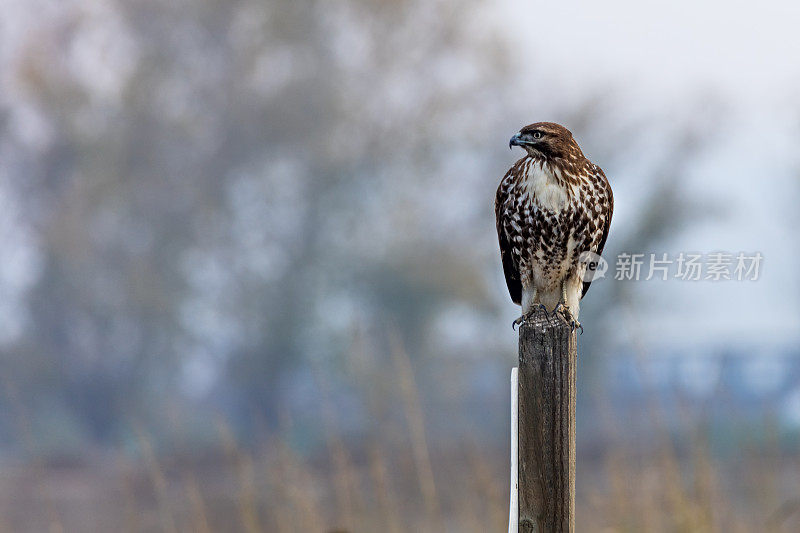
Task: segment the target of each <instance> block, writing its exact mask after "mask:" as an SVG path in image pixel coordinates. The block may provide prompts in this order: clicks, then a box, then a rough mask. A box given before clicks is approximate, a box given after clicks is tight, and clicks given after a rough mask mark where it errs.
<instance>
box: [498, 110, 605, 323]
mask: <svg viewBox="0 0 800 533" xmlns="http://www.w3.org/2000/svg"><path fill="white" fill-rule="evenodd" d="M512 146H520V147H522V148H523V149H524V150H525V151H526V152H527V154H526V155H525V157H523V158H522V159H520V160H519V161H517V162H516V163H515V164H514V166H512V167H511V168H510V169H509V171H508V172H507V173H506V175H505V177H503V180H502V181H501V182H500V186H499V187H498V188H497V196H496V197H495V204H494V209H495V216H496V217H497V236H498V238H499V239H500V254H501V257H502V260H503V271H504V272H505V276H506V284H507V285H508V292H509V293H510V294H511V299H512V300H513V301H514V303H516V304H518V305H521V306H522V316H521V317H520V318H518V319H517V320H515V321H514V324H515V325H517V324H519V323H520V322H522V321H523V320H524V319H525V317H526V316H528V315H529V314H530V313H531V312H532V311H533V309H534V307H536V306H540V305H542V306H544V307H545V308H546V309H547V310H549V311H553V312H555V311H556V310H558V309H561V310H562V311H563V312H564V314H565V315H566V318H567V319H568V321H571V322H572V323H573V326H575V325H578V326H579V325H580V324H579V323H578V312H579V310H580V300H581V298H583V296H584V295H585V294H586V291H587V290H589V285H590V284H591V279H590V277H591V276H586V268H587V266H586V263H585V262H583V260H581V261H579V258H581V254H583V253H584V252H592V253H593V254H597V255H599V254H601V253H603V247H604V246H605V244H606V238H607V237H608V227H609V226H610V225H611V214H612V212H613V211H614V196H613V195H612V193H611V186H610V185H609V184H608V180H607V179H606V176H605V174H603V170H602V169H601V168H600V167H598V166H597V165H595V164H594V163H592V162H591V161H589V160H588V159H586V156H584V155H583V152H582V151H581V149H580V147H579V146H578V143H576V142H575V139H573V138H572V133H571V132H570V131H569V130H568V129H566V128H565V127H563V126H560V125H558V124H554V123H552V122H537V123H536V124H531V125H530V126H525V127H524V128H522V129H521V130H520V131H519V133H517V134H516V135H514V136H513V137H512V138H511V141H509V147H512ZM586 255H588V254H584V257H586ZM595 257H596V256H595Z"/></svg>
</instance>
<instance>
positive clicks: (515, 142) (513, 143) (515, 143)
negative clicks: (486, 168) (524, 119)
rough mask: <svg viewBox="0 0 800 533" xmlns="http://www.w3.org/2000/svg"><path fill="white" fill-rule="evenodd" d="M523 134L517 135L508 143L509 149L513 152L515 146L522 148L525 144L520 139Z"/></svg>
mask: <svg viewBox="0 0 800 533" xmlns="http://www.w3.org/2000/svg"><path fill="white" fill-rule="evenodd" d="M520 136H521V134H519V133H517V134H516V135H514V136H513V137H511V140H509V141H508V149H509V150H511V149H512V148H513V147H514V146H522V145H523V144H524V142H523V141H522V140H521V138H520Z"/></svg>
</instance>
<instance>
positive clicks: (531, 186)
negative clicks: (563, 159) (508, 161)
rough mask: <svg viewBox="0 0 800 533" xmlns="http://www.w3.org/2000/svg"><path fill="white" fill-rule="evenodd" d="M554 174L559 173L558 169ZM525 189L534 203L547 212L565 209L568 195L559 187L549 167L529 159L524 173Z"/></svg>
mask: <svg viewBox="0 0 800 533" xmlns="http://www.w3.org/2000/svg"><path fill="white" fill-rule="evenodd" d="M555 172H557V173H560V170H559V169H555ZM525 187H526V189H527V190H528V194H529V197H530V198H531V199H532V200H533V202H534V203H536V204H538V205H539V206H540V207H542V208H543V209H546V210H548V211H555V212H559V211H561V210H563V209H564V208H566V207H567V204H568V203H569V195H568V194H567V190H566V189H565V188H564V187H562V186H561V185H559V183H558V181H557V180H556V177H555V176H554V174H553V172H552V171H551V168H550V165H548V164H546V163H544V162H542V161H536V160H534V159H531V160H530V161H529V162H528V165H527V172H526V173H525Z"/></svg>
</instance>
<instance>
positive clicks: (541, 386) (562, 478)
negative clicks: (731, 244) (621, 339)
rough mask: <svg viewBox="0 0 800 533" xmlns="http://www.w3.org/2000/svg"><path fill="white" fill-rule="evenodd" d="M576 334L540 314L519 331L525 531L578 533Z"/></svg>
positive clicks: (521, 525) (521, 489) (521, 513)
mask: <svg viewBox="0 0 800 533" xmlns="http://www.w3.org/2000/svg"><path fill="white" fill-rule="evenodd" d="M576 366H577V339H576V335H575V331H573V330H572V328H571V326H570V325H569V324H568V323H566V321H565V320H564V319H563V318H562V317H561V316H560V314H556V315H555V316H550V315H549V314H548V313H545V312H543V311H538V312H537V313H536V314H535V315H534V316H532V317H530V318H528V319H527V320H526V321H525V323H524V324H523V325H522V327H521V328H520V331H519V371H518V379H519V391H518V394H519V395H518V401H519V408H518V416H519V422H518V426H519V427H518V431H519V437H518V439H519V440H518V453H519V461H518V469H519V470H518V478H519V497H518V498H519V522H518V524H519V526H518V527H519V532H531V531H535V532H537V533H562V532H574V531H575V377H576V374H575V370H576V368H575V367H576Z"/></svg>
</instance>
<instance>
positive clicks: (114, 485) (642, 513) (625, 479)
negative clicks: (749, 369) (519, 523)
mask: <svg viewBox="0 0 800 533" xmlns="http://www.w3.org/2000/svg"><path fill="white" fill-rule="evenodd" d="M359 342H360V341H359ZM390 347H391V349H390V353H389V354H387V361H389V363H390V367H389V368H390V369H391V375H392V376H393V379H392V380H391V381H390V382H389V383H388V385H387V383H386V382H380V383H379V382H378V381H377V380H374V379H356V380H355V382H354V385H353V386H354V388H356V389H358V391H359V394H361V395H362V397H363V399H364V404H365V405H366V406H368V410H369V412H370V414H369V416H370V417H371V420H372V421H373V422H372V423H371V424H370V426H369V431H368V433H367V434H366V435H359V436H357V437H353V436H352V435H348V434H346V433H345V432H343V431H342V430H341V428H342V427H343V426H344V424H343V422H344V419H343V418H342V417H344V416H346V413H345V412H342V411H340V410H339V409H338V408H337V405H336V401H335V398H333V394H332V392H331V389H332V387H331V383H330V382H329V381H330V376H329V375H328V374H326V372H325V370H324V369H323V368H321V367H318V368H316V369H315V370H314V374H315V383H316V385H317V395H318V397H317V400H318V402H317V405H318V406H319V410H320V419H321V422H322V425H323V426H324V428H323V430H322V431H321V433H322V434H323V435H324V441H325V445H324V446H323V447H321V448H318V449H316V450H312V451H308V450H302V449H298V448H297V446H296V442H295V439H293V438H292V435H293V434H294V433H295V429H296V428H295V427H294V424H295V421H294V420H292V418H291V416H289V414H288V413H285V414H284V415H283V420H282V422H281V428H280V430H278V431H273V432H270V433H269V434H268V435H267V436H265V437H264V438H263V439H260V440H259V442H260V444H257V445H244V444H243V443H241V442H239V441H238V440H237V438H236V435H235V432H234V430H233V429H232V428H231V426H230V425H229V423H227V422H226V421H225V420H224V419H221V418H216V419H215V418H214V417H209V418H210V422H209V423H211V424H214V425H216V428H217V434H218V437H219V439H218V440H219V446H218V447H217V449H216V450H210V451H206V452H204V453H203V454H196V453H190V452H188V451H187V449H188V446H186V447H181V449H176V450H172V451H170V450H169V449H164V448H163V447H162V448H160V447H158V446H156V445H155V444H154V439H153V438H152V437H151V436H150V434H149V433H148V431H147V429H146V428H144V427H139V426H136V425H134V427H133V429H134V434H135V447H136V453H135V454H134V455H127V456H124V455H121V454H120V455H116V456H110V457H109V456H105V457H99V458H98V457H97V456H92V457H89V459H88V460H86V461H85V462H82V463H80V462H79V463H76V464H74V465H71V466H69V467H64V466H58V465H52V464H48V463H47V462H45V461H41V460H32V461H25V462H11V463H8V464H6V465H5V468H4V469H3V471H2V476H0V531H14V532H16V531H54V532H57V531H66V532H69V531H111V530H115V529H122V530H125V531H130V532H138V531H142V532H145V531H146V532H149V531H163V532H169V533H171V532H199V533H207V532H212V531H226V532H228V531H233V532H236V531H241V532H246V533H254V532H276V533H289V532H295V531H298V532H309V531H312V532H313V531H319V532H333V531H350V532H353V533H356V532H373V531H388V532H397V533H399V532H405V531H412V532H423V533H424V532H441V531H466V532H473V531H474V532H485V531H504V530H505V528H506V519H507V505H508V448H507V446H508V435H498V436H497V438H496V439H495V440H494V441H493V442H488V443H487V442H482V441H477V440H476V441H474V442H470V441H463V440H462V441H458V442H444V443H442V442H438V441H437V442H431V441H430V440H429V438H428V435H429V431H428V430H429V429H430V428H429V423H428V421H426V413H425V405H426V404H425V402H424V401H423V400H424V399H425V398H424V397H423V394H422V393H421V391H420V390H419V389H418V387H417V382H418V379H417V378H418V374H417V373H416V369H415V365H414V363H413V360H412V358H410V357H409V355H408V354H407V353H406V351H405V350H404V348H403V346H402V344H401V343H400V342H399V340H398V339H393V341H392V342H391V343H390ZM367 351H368V350H366V348H365V347H364V345H363V344H358V342H357V343H356V344H355V345H354V347H353V350H352V354H351V359H350V360H349V361H348V362H347V364H348V365H349V367H350V371H351V372H352V373H353V374H354V375H355V376H356V377H359V376H361V377H363V376H368V375H374V374H373V373H374V372H375V370H376V369H375V368H372V367H371V366H370V365H371V364H372V363H370V362H369V360H370V358H368V357H365V354H366V353H367ZM381 370H384V369H381ZM9 390H10V391H11V392H9ZM6 393H7V394H10V395H11V396H12V398H13V387H11V386H10V385H8V386H7V388H6ZM598 403H599V404H602V403H603V402H602V399H598ZM12 405H13V403H12ZM16 409H18V411H19V412H18V419H19V423H20V439H22V440H30V439H31V438H32V437H31V432H30V431H29V430H26V429H25V425H26V423H27V422H26V414H25V411H24V406H22V405H17V406H16ZM392 409H395V410H397V411H398V412H399V413H400V414H401V415H402V416H399V417H392V416H391V411H392ZM600 411H601V412H602V413H603V423H604V426H605V427H606V428H607V430H608V433H609V434H610V436H611V438H610V440H609V442H610V444H609V445H608V446H605V447H603V448H602V449H601V450H600V452H592V453H586V454H584V455H581V453H580V452H581V450H580V449H579V456H578V468H577V480H578V491H577V526H578V527H577V529H578V531H603V532H620V533H622V532H640V531H654V532H661V531H663V532H737V531H741V532H750V531H775V532H778V531H800V456H798V454H797V453H796V451H793V450H787V449H785V447H782V446H781V445H780V443H779V442H778V437H777V430H776V429H775V427H774V425H770V424H769V423H765V424H763V426H762V427H760V428H757V429H756V430H754V431H757V432H758V437H759V438H757V439H753V444H752V445H748V446H745V447H743V448H736V449H734V451H733V452H730V451H729V452H726V453H718V452H715V451H714V449H713V443H712V442H711V438H710V437H709V434H708V432H707V431H705V430H704V426H703V425H702V424H697V422H696V421H692V420H691V419H689V418H688V417H687V419H686V420H685V423H684V424H683V425H684V426H685V427H686V428H690V429H691V431H686V432H684V433H681V434H675V433H674V432H671V431H669V430H668V429H667V427H666V425H665V423H664V421H663V412H662V407H661V406H660V405H659V403H658V400H657V398H655V397H654V398H653V399H652V400H651V402H650V404H649V405H648V406H646V407H645V408H644V409H642V413H641V419H639V420H632V419H624V420H622V419H620V418H618V417H617V416H615V413H614V412H613V409H612V408H611V407H610V406H609V404H605V406H604V407H603V408H601V409H600ZM632 427H638V428H649V433H648V435H647V438H646V439H641V438H639V437H636V438H634V437H632V435H633V434H634V433H632V432H631V431H630V429H631V428H632ZM176 431H183V430H182V429H181V428H180V427H179V424H177V425H176ZM578 431H579V432H580V427H579V428H578ZM687 435H688V437H687ZM27 446H28V447H30V449H32V450H33V449H35V443H33V442H27ZM31 457H35V454H33V453H32V454H31Z"/></svg>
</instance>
